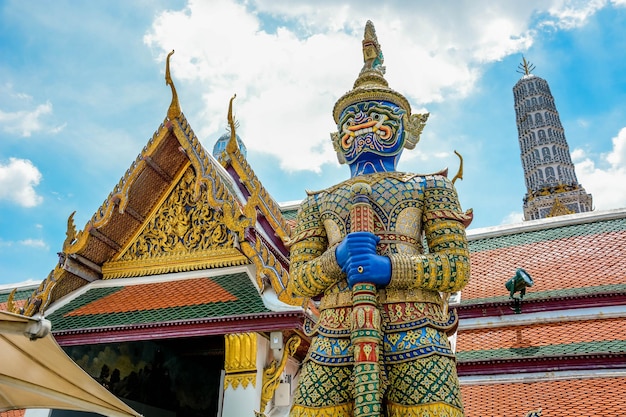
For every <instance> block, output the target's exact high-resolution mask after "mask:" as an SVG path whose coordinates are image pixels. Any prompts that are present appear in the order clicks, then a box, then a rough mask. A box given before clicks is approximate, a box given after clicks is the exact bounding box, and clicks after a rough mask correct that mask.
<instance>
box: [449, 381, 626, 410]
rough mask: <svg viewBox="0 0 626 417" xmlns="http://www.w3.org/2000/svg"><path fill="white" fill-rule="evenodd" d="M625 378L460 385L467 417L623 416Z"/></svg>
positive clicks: (625, 402)
mask: <svg viewBox="0 0 626 417" xmlns="http://www.w3.org/2000/svg"><path fill="white" fill-rule="evenodd" d="M625 392H626V378H597V379H577V380H559V381H549V382H526V383H509V384H489V385H463V384H462V385H461V394H462V396H463V403H464V406H465V415H467V416H468V417H504V416H506V417H524V416H525V415H526V413H528V412H529V411H531V410H537V409H539V408H541V409H542V414H541V415H542V417H571V416H607V417H608V416H611V417H618V416H626V396H625V395H624V393H625Z"/></svg>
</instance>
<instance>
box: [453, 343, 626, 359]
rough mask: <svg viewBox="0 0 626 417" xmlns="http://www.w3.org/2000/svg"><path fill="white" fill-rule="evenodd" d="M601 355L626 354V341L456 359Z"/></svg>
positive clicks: (462, 354) (486, 352)
mask: <svg viewBox="0 0 626 417" xmlns="http://www.w3.org/2000/svg"><path fill="white" fill-rule="evenodd" d="M600 353H617V354H626V341H624V340H606V341H600V342H580V343H568V344H557V345H549V346H530V347H523V348H509V349H490V350H474V351H464V352H457V354H456V357H457V361H458V362H459V363H463V362H475V361H490V360H512V359H525V358H526V359H530V358H542V357H559V356H564V355H585V354H600Z"/></svg>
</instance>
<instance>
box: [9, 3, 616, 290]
mask: <svg viewBox="0 0 626 417" xmlns="http://www.w3.org/2000/svg"><path fill="white" fill-rule="evenodd" d="M432 3H433V2H426V1H413V2H409V1H400V0H397V1H386V2H380V1H363V0H362V1H358V2H357V1H345V2H336V1H335V0H332V1H331V0H317V1H299V2H288V1H286V0H285V1H281V0H272V1H270V0H267V1H265V0H258V1H254V0H249V1H246V2H237V1H218V0H215V1H202V2H201V1H189V2H186V1H183V0H180V1H147V0H145V1H133V2H129V1H117V0H114V1H90V2H81V1H78V0H75V1H60V0H56V1H54V2H46V1H0V286H2V285H3V284H9V283H18V282H24V281H28V280H34V281H41V280H42V279H43V278H45V277H46V275H47V274H48V273H49V272H50V270H51V269H52V268H53V267H54V265H55V262H56V261H57V255H56V253H57V252H58V251H60V250H61V246H62V243H63V240H64V238H65V230H66V224H67V218H68V216H69V215H70V214H71V213H72V212H73V211H75V210H76V211H77V213H76V216H75V220H76V225H77V227H78V228H79V229H82V228H83V227H84V225H85V224H86V222H87V221H88V220H89V219H90V218H91V216H92V215H93V213H94V212H95V211H96V210H97V209H98V208H99V207H100V205H101V204H102V202H103V201H104V200H105V199H106V197H107V196H108V194H109V192H110V191H111V190H112V189H113V187H114V186H115V184H117V182H118V181H119V179H120V178H121V177H122V176H123V174H124V172H125V171H126V169H127V168H128V167H129V166H130V164H131V163H132V161H134V160H135V158H136V156H137V155H138V154H139V153H140V151H141V149H142V148H143V146H144V145H145V144H146V142H147V140H148V138H149V137H151V136H152V134H153V132H154V131H155V130H156V129H157V128H158V127H159V125H160V123H161V122H162V121H163V119H164V118H165V115H166V112H167V108H168V105H169V102H170V90H169V88H168V87H166V86H165V82H164V67H165V62H164V61H165V56H166V54H167V52H169V51H170V50H171V49H175V50H176V53H175V54H174V56H173V57H172V64H171V65H172V76H173V78H174V82H175V84H176V87H177V90H178V95H179V99H180V102H181V106H182V109H183V112H184V113H185V115H186V117H187V119H188V120H189V122H190V123H191V126H192V127H193V129H194V131H195V132H196V135H197V136H198V137H199V138H200V139H201V140H202V141H203V143H204V145H205V147H207V148H208V149H211V148H212V146H213V143H214V142H215V140H216V139H217V138H218V137H219V136H220V135H221V134H223V133H224V131H225V126H226V111H227V105H228V99H229V98H230V96H231V95H232V94H233V93H237V99H236V100H235V114H236V117H237V119H238V121H239V123H240V128H239V130H238V133H239V135H240V136H241V137H242V139H243V140H244V142H245V143H246V146H247V148H248V159H249V161H250V163H251V164H252V167H253V168H254V169H255V171H256V173H257V175H258V176H259V177H260V179H261V180H262V182H263V183H264V185H265V186H266V188H267V189H268V190H269V191H270V193H271V194H272V195H273V196H274V197H275V199H276V200H277V201H279V202H286V201H294V200H299V199H302V198H303V197H304V195H305V194H304V190H305V189H320V188H324V187H326V186H329V185H331V184H334V183H336V182H338V181H341V180H343V179H345V178H347V177H348V174H349V173H348V169H347V167H345V166H339V165H338V164H337V162H336V159H335V155H334V153H333V150H332V146H331V143H330V141H329V132H331V131H332V130H333V129H334V126H333V120H332V115H331V112H332V107H333V105H334V103H335V101H336V100H337V98H338V97H340V96H341V95H342V94H343V93H344V92H346V91H347V90H349V89H350V88H351V87H352V83H353V82H354V80H355V79H356V76H357V74H358V72H359V70H360V67H361V65H362V58H361V46H360V41H361V38H362V33H363V27H364V24H365V21H366V20H368V19H371V20H372V21H373V22H374V24H375V26H376V30H377V34H378V39H379V42H380V44H381V46H382V50H383V52H384V54H385V65H386V67H387V75H386V78H387V80H388V81H389V84H390V86H391V87H392V88H394V89H396V90H397V91H399V92H402V93H403V94H405V95H406V96H407V97H408V98H409V100H410V101H411V103H412V106H413V110H414V111H420V110H423V111H429V112H430V113H431V117H430V119H429V122H428V125H427V126H426V128H425V130H424V133H423V135H422V139H421V141H420V143H419V144H418V145H417V147H416V149H415V150H413V151H407V152H406V153H405V154H404V155H403V160H402V162H401V165H400V167H399V168H400V169H402V170H406V171H412V172H421V173H429V172H434V171H439V170H440V169H442V168H444V167H449V168H450V172H451V176H453V175H454V173H455V172H456V170H457V167H458V160H457V158H456V156H455V155H454V154H453V151H454V150H455V149H456V150H458V151H459V152H460V153H461V154H462V155H463V157H464V159H465V176H464V180H463V181H461V182H457V190H458V192H459V195H460V198H461V203H462V205H463V208H464V209H467V208H470V207H471V208H473V209H474V212H475V220H474V223H473V225H472V226H471V227H472V228H479V227H487V226H495V225H500V224H505V223H514V222H519V221H521V219H522V214H521V213H522V198H523V196H524V193H525V191H526V190H525V186H524V178H523V172H522V168H521V163H520V158H519V145H518V142H517V129H516V126H515V116H514V111H513V96H512V91H511V89H512V87H513V85H514V84H515V83H516V82H517V80H518V79H519V77H520V74H518V73H516V71H515V70H516V68H517V65H518V64H519V63H520V62H521V60H522V56H525V57H526V58H527V59H528V60H530V61H531V62H532V63H533V64H535V65H536V70H535V71H534V73H535V74H536V75H537V76H540V77H542V78H544V79H546V80H547V81H548V82H549V84H550V87H551V90H552V93H553V95H554V97H555V101H556V106H557V109H558V110H559V112H560V116H561V121H562V123H563V125H564V128H565V135H566V138H567V141H568V143H569V146H570V150H571V151H572V156H573V159H574V162H575V164H576V173H577V175H578V180H579V182H580V183H581V184H582V185H583V186H584V187H585V189H586V190H587V191H588V192H590V193H591V194H592V195H593V198H594V205H595V208H596V210H606V209H612V208H621V207H626V186H623V184H624V182H625V181H626V1H625V0H619V1H585V2H576V1H567V0H558V1H557V0H554V1H544V0H536V1H532V0H530V1H525V2H513V1H511V2H492V1H486V0H484V1H481V0H472V1H459V2H457V1H441V2H436V4H432ZM522 3H523V4H522Z"/></svg>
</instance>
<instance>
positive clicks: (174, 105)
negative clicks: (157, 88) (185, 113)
mask: <svg viewBox="0 0 626 417" xmlns="http://www.w3.org/2000/svg"><path fill="white" fill-rule="evenodd" d="M173 54H174V50H173V49H172V52H170V53H169V54H167V59H166V61H165V85H169V86H170V87H171V89H172V102H171V103H170V107H169V109H167V118H168V119H170V120H174V119H176V118H177V117H178V116H180V115H181V113H182V111H181V110H180V104H178V94H176V87H174V81H172V77H171V75H170V57H171V56H172V55H173Z"/></svg>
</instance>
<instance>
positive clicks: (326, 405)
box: [289, 361, 353, 417]
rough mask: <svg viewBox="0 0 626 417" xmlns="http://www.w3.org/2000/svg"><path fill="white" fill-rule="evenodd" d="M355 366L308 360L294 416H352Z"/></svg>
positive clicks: (300, 384)
mask: <svg viewBox="0 0 626 417" xmlns="http://www.w3.org/2000/svg"><path fill="white" fill-rule="evenodd" d="M351 376H352V366H327V365H321V364H319V363H316V362H312V361H307V362H305V363H304V365H303V366H302V370H301V373H300V377H299V381H298V388H297V389H296V393H295V395H294V405H293V407H292V409H291V413H290V414H289V415H290V416H291V417H322V416H323V417H331V416H332V417H334V416H339V417H352V408H353V402H352V392H351V391H352V388H351V383H350V378H351Z"/></svg>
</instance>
